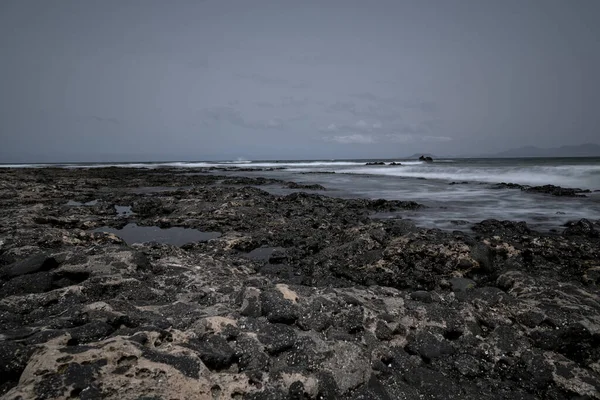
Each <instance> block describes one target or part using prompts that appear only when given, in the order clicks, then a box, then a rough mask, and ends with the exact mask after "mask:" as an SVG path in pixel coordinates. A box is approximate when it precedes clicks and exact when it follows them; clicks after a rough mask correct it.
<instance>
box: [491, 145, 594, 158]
mask: <svg viewBox="0 0 600 400" xmlns="http://www.w3.org/2000/svg"><path fill="white" fill-rule="evenodd" d="M487 157H498V158H512V157H600V145H597V144H593V143H585V144H580V145H574V146H560V147H551V148H540V147H535V146H525V147H519V148H516V149H510V150H506V151H502V152H500V153H495V154H489V155H487Z"/></svg>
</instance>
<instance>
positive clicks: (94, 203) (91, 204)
mask: <svg viewBox="0 0 600 400" xmlns="http://www.w3.org/2000/svg"><path fill="white" fill-rule="evenodd" d="M96 204H98V200H97V199H96V200H92V201H88V202H87V203H82V202H80V201H75V200H69V201H67V204H66V205H67V206H75V207H80V206H95V205H96Z"/></svg>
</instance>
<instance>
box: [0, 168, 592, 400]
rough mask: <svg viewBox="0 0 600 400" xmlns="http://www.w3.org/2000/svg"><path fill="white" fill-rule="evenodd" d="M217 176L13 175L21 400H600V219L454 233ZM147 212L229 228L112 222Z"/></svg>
mask: <svg viewBox="0 0 600 400" xmlns="http://www.w3.org/2000/svg"><path fill="white" fill-rule="evenodd" d="M189 172H193V173H194V174H190V173H189ZM202 172H203V171H202V170H198V171H189V170H186V172H185V173H182V172H181V170H176V169H168V168H162V169H156V170H135V169H121V168H107V169H89V170H85V169H82V170H67V169H37V170H33V169H31V170H25V169H23V170H7V169H4V170H2V169H0V396H2V398H3V399H18V398H22V399H29V398H39V399H45V398H47V399H50V398H52V399H54V398H88V399H91V398H107V399H141V398H148V399H149V398H152V399H204V398H208V399H230V398H246V399H280V398H312V399H337V398H341V399H392V398H406V399H413V398H428V399H472V398H482V399H565V400H566V399H575V398H578V399H585V398H588V399H591V398H600V290H599V285H600V264H598V260H600V239H599V238H598V234H597V233H598V231H599V230H600V229H599V226H598V221H588V220H580V221H574V222H572V223H569V224H568V226H566V227H565V231H564V232H563V233H561V234H542V233H538V232H535V231H533V230H531V229H530V228H529V227H528V226H527V225H526V224H525V223H521V222H512V221H498V220H486V221H482V222H481V223H479V224H476V225H475V227H474V229H473V232H472V233H465V232H458V231H457V232H444V231H440V230H436V229H422V228H418V227H416V226H414V225H413V224H412V223H411V222H409V221H407V220H403V219H394V220H374V219H372V218H370V217H369V215H371V214H372V213H375V212H380V211H396V212H400V213H401V212H402V211H403V210H413V209H416V208H418V207H420V206H419V205H418V204H417V203H414V202H401V201H385V200H364V199H350V200H343V199H336V198H330V197H326V196H322V195H318V194H306V193H293V194H289V195H285V196H275V195H271V194H269V193H267V192H265V191H263V190H261V189H259V188H257V187H256V186H261V185H265V184H268V185H281V187H287V186H289V185H290V184H289V183H287V182H281V181H275V180H268V181H263V180H260V179H253V178H243V179H242V178H233V177H231V176H227V177H224V176H217V175H213V174H212V173H206V174H204V173H202ZM238 179H239V180H238ZM292 186H293V184H292ZM152 187H155V188H156V187H160V188H161V191H159V192H151V191H149V190H147V189H145V188H152ZM169 187H172V188H173V190H169ZM182 188H185V189H182ZM141 189H144V190H145V191H142V190H141ZM69 200H76V201H80V202H89V201H91V200H97V202H95V203H93V205H87V206H86V205H81V206H72V205H67V202H68V201H69ZM115 205H119V206H127V205H130V206H132V210H133V211H134V214H130V215H121V214H118V213H117V212H116V210H115V207H114V206H115ZM132 222H134V223H137V224H139V225H152V226H160V227H174V226H178V227H187V228H195V229H200V230H203V231H212V232H214V231H216V232H220V233H221V234H222V235H221V236H220V237H218V238H216V239H211V240H208V241H203V242H196V243H190V244H186V245H184V246H181V247H176V246H172V245H166V244H161V243H158V242H148V243H144V244H134V245H130V246H129V245H126V244H125V243H124V242H123V240H121V239H120V238H119V237H117V236H115V235H114V234H109V233H94V232H93V231H92V230H93V229H94V228H97V227H101V226H111V227H116V228H118V227H121V226H124V225H125V224H127V223H132Z"/></svg>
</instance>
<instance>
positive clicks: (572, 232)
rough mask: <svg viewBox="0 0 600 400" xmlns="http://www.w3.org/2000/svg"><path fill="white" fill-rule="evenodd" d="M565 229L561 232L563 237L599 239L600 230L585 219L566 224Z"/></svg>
mask: <svg viewBox="0 0 600 400" xmlns="http://www.w3.org/2000/svg"><path fill="white" fill-rule="evenodd" d="M566 225H567V228H566V229H565V230H564V231H563V235H565V236H587V237H590V238H597V237H600V230H598V229H596V226H595V225H594V224H593V223H592V222H591V221H589V220H587V219H580V220H579V221H576V222H575V221H571V222H568V223H567V224H566Z"/></svg>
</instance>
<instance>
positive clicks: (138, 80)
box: [0, 0, 600, 162]
mask: <svg viewBox="0 0 600 400" xmlns="http://www.w3.org/2000/svg"><path fill="white" fill-rule="evenodd" d="M598 21H600V1H597V0H577V1H572V2H569V1H564V0H505V1H495V0H438V1H433V0H423V1H401V0H373V1H354V0H339V1H338V0H319V1H312V0H306V1H292V0H289V1H288V0H271V1H267V0H238V1H233V0H208V1H195V0H194V1H192V0H190V1H184V0H174V1H163V0H135V1H134V0H104V1H88V0H69V1H66V0H54V1H39V0H2V1H1V2H0V52H1V60H2V62H0V88H1V90H0V141H1V143H0V162H30V161H102V160H159V159H163V160H167V159H192V160H193V159H231V158H234V159H235V158H238V157H243V158H248V159H265V158H269V159H289V158H296V159H310V158H355V157H365V158H370V157H401V156H406V155H410V154H412V153H415V152H427V153H434V154H443V155H453V154H454V155H460V154H483V153H489V152H496V151H500V150H504V149H507V148H512V147H519V146H525V145H538V146H542V147H549V146H560V145H564V144H580V143H586V142H598V141H599V139H598V138H600V112H598V105H599V104H600V79H599V77H598V71H600V24H599V23H598Z"/></svg>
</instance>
